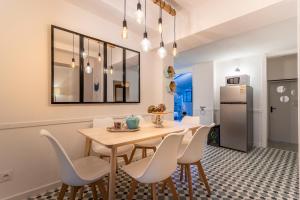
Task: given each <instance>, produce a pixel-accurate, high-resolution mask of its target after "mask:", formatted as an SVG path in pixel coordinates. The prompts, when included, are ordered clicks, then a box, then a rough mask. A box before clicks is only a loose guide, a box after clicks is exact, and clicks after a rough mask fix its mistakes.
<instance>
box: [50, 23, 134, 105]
mask: <svg viewBox="0 0 300 200" xmlns="http://www.w3.org/2000/svg"><path fill="white" fill-rule="evenodd" d="M51 53H52V55H51V63H52V65H51V69H52V70H51V103H52V104H72V103H74V104H81V103H140V53H139V52H138V51H135V50H132V49H129V48H126V47H122V46H119V45H116V44H113V43H110V42H105V41H102V40H100V39H97V38H93V37H90V36H86V35H83V34H80V33H77V32H74V31H71V30H67V29H64V28H61V27H57V26H53V25H52V26H51Z"/></svg>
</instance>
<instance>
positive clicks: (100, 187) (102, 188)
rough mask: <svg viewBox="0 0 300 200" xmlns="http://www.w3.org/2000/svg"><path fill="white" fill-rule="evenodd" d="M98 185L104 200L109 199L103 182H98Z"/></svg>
mask: <svg viewBox="0 0 300 200" xmlns="http://www.w3.org/2000/svg"><path fill="white" fill-rule="evenodd" d="M97 185H98V188H99V190H100V192H101V194H102V197H103V199H104V200H107V199H108V193H107V190H106V189H105V186H104V183H103V181H102V180H99V181H98V182H97Z"/></svg>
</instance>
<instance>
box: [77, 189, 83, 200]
mask: <svg viewBox="0 0 300 200" xmlns="http://www.w3.org/2000/svg"><path fill="white" fill-rule="evenodd" d="M83 190H84V187H81V188H80V189H79V194H78V196H79V199H83Z"/></svg>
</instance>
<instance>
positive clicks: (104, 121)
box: [93, 117, 114, 128]
mask: <svg viewBox="0 0 300 200" xmlns="http://www.w3.org/2000/svg"><path fill="white" fill-rule="evenodd" d="M113 125H114V120H113V118H111V117H105V118H97V119H94V120H93V128H106V127H109V126H113Z"/></svg>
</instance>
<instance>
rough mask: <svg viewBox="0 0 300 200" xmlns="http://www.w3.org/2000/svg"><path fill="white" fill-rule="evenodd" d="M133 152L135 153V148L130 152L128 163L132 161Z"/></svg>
mask: <svg viewBox="0 0 300 200" xmlns="http://www.w3.org/2000/svg"><path fill="white" fill-rule="evenodd" d="M135 152H136V147H134V148H133V150H132V152H131V155H130V158H129V163H131V162H132V159H133V157H134V154H135Z"/></svg>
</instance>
